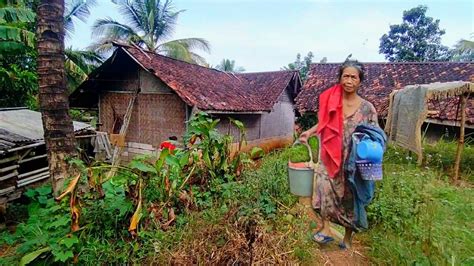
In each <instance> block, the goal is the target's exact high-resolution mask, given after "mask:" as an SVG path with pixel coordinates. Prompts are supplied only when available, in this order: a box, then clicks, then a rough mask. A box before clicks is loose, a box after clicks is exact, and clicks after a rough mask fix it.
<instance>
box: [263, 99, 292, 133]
mask: <svg viewBox="0 0 474 266" xmlns="http://www.w3.org/2000/svg"><path fill="white" fill-rule="evenodd" d="M261 123H262V125H261V130H260V131H261V134H260V138H262V139H263V138H270V137H276V136H292V135H293V130H294V124H295V112H294V109H293V103H292V100H291V98H290V95H289V92H288V90H284V91H283V92H282V94H281V95H280V97H279V98H278V101H277V103H276V104H275V105H274V106H273V109H272V111H271V112H270V113H264V114H263V115H262V119H261Z"/></svg>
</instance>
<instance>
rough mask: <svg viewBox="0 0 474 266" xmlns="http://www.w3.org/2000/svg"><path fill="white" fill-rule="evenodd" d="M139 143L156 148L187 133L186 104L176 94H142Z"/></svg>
mask: <svg viewBox="0 0 474 266" xmlns="http://www.w3.org/2000/svg"><path fill="white" fill-rule="evenodd" d="M138 103H139V105H140V117H139V121H140V130H139V134H140V137H139V142H141V143H148V144H152V145H154V146H157V145H159V144H160V143H161V142H162V141H164V140H166V139H168V138H169V137H170V136H177V137H178V138H181V136H182V135H183V134H184V131H185V124H184V122H185V117H186V116H185V111H186V110H185V104H184V102H183V101H182V100H181V99H180V98H179V97H178V96H177V95H174V94H140V95H139V97H138Z"/></svg>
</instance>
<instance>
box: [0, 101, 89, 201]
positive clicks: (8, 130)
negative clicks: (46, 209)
mask: <svg viewBox="0 0 474 266" xmlns="http://www.w3.org/2000/svg"><path fill="white" fill-rule="evenodd" d="M73 124H74V134H75V136H76V139H77V140H78V142H79V144H80V145H81V144H82V145H81V146H82V147H86V146H88V144H89V143H90V141H91V137H92V136H94V135H95V131H94V129H93V128H92V127H91V126H90V125H88V124H86V123H81V122H73ZM43 134H44V133H43V122H42V120H41V113H39V112H35V111H32V110H28V109H26V108H2V109H0V206H1V205H3V204H5V203H6V202H7V201H11V200H14V199H16V198H18V197H20V196H21V194H22V192H24V191H25V190H26V189H27V188H29V187H31V186H35V185H38V184H39V183H42V182H44V181H47V180H48V178H49V168H48V159H47V154H46V145H45V142H44V139H43Z"/></svg>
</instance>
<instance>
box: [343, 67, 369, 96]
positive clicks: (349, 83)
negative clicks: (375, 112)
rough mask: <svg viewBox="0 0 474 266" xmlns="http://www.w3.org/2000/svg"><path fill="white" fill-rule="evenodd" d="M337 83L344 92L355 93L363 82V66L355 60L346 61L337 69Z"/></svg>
mask: <svg viewBox="0 0 474 266" xmlns="http://www.w3.org/2000/svg"><path fill="white" fill-rule="evenodd" d="M338 78H339V83H340V84H341V85H342V87H343V88H344V91H346V92H349V93H351V92H357V89H358V88H359V86H360V83H361V82H362V81H363V80H364V66H363V65H362V64H361V63H359V62H358V61H356V60H346V61H345V62H344V63H343V64H342V65H341V67H340V68H339V76H338Z"/></svg>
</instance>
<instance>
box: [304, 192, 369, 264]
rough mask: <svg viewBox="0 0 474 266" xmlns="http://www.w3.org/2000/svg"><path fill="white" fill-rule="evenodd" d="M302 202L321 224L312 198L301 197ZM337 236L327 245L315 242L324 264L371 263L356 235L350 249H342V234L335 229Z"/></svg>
mask: <svg viewBox="0 0 474 266" xmlns="http://www.w3.org/2000/svg"><path fill="white" fill-rule="evenodd" d="M299 201H300V203H301V204H303V205H304V206H305V207H306V210H307V215H308V217H309V218H310V219H311V220H313V221H315V222H316V223H317V224H321V220H320V219H319V217H318V216H317V214H316V213H315V212H314V211H313V210H312V208H311V199H310V198H303V197H300V200H299ZM333 232H334V235H335V236H336V238H335V241H334V242H333V243H330V244H327V245H318V244H317V243H315V249H316V250H317V252H318V253H320V256H321V261H323V262H324V263H323V264H324V265H334V266H340V265H342V266H346V265H348V266H349V265H350V266H352V265H357V266H359V265H370V261H369V259H368V257H367V256H366V255H365V253H366V247H364V246H363V245H362V244H361V243H360V242H359V241H358V240H357V239H356V238H357V236H356V237H355V239H354V240H353V247H352V248H351V249H348V250H341V249H340V248H339V246H338V243H339V242H340V241H341V240H342V237H343V236H342V234H341V233H339V232H337V231H336V230H335V229H334V230H333Z"/></svg>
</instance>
